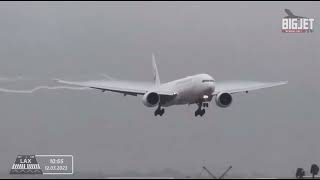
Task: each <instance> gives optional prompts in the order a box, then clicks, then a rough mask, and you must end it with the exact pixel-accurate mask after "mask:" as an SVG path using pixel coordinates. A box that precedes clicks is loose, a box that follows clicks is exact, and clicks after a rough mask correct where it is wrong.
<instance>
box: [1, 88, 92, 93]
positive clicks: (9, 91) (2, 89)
mask: <svg viewBox="0 0 320 180" xmlns="http://www.w3.org/2000/svg"><path fill="white" fill-rule="evenodd" d="M41 89H46V90H61V89H67V90H89V89H90V88H87V87H70V86H51V87H50V86H38V87H35V88H33V89H30V90H14V89H4V88H0V92H5V93H20V94H30V93H34V92H36V91H39V90H41Z"/></svg>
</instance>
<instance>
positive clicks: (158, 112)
mask: <svg viewBox="0 0 320 180" xmlns="http://www.w3.org/2000/svg"><path fill="white" fill-rule="evenodd" d="M163 114H164V109H163V108H161V107H158V108H157V109H156V110H155V111H154V116H157V115H160V116H162V115H163Z"/></svg>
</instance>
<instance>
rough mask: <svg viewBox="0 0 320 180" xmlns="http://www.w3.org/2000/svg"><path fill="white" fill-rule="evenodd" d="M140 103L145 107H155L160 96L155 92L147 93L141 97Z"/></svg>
mask: <svg viewBox="0 0 320 180" xmlns="http://www.w3.org/2000/svg"><path fill="white" fill-rule="evenodd" d="M142 102H143V104H144V105H145V106H147V107H154V106H157V105H158V104H159V102H160V96H159V94H158V93H155V92H147V93H146V94H144V95H143V97H142Z"/></svg>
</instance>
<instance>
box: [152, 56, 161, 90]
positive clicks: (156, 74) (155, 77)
mask: <svg viewBox="0 0 320 180" xmlns="http://www.w3.org/2000/svg"><path fill="white" fill-rule="evenodd" d="M152 67H153V80H154V84H155V85H156V86H157V85H160V77H159V72H158V68H157V64H156V59H155V57H154V54H153V53H152Z"/></svg>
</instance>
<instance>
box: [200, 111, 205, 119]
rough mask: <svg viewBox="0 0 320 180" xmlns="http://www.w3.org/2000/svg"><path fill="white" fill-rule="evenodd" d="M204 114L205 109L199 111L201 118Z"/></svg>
mask: <svg viewBox="0 0 320 180" xmlns="http://www.w3.org/2000/svg"><path fill="white" fill-rule="evenodd" d="M205 113H206V110H205V109H202V110H201V111H200V116H201V117H202V116H203V115H204V114H205Z"/></svg>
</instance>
